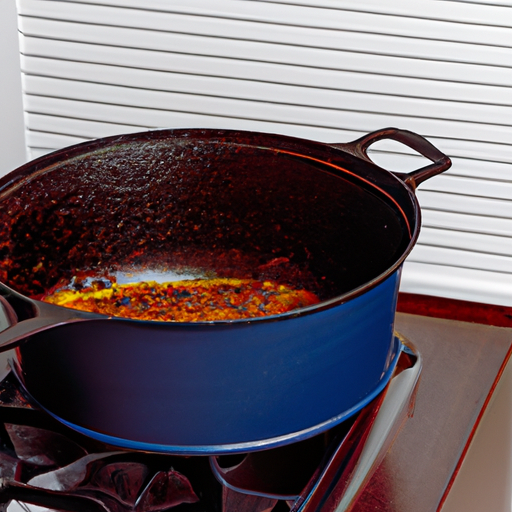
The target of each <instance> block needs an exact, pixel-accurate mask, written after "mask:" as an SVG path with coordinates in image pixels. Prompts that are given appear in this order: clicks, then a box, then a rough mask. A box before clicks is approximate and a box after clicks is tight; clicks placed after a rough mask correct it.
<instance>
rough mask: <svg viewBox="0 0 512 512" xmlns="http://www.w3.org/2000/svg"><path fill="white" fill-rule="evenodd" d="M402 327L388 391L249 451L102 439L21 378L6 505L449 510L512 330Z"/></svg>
mask: <svg viewBox="0 0 512 512" xmlns="http://www.w3.org/2000/svg"><path fill="white" fill-rule="evenodd" d="M396 328H397V331H398V332H400V336H402V337H403V339H404V340H407V339H410V340H413V347H412V351H411V350H409V349H407V350H406V351H404V356H403V357H401V362H400V364H399V369H398V371H397V373H396V375H395V376H394V378H393V379H392V380H391V382H390V385H389V386H388V388H386V390H385V393H383V394H382V395H380V396H379V397H378V398H377V399H375V400H374V401H373V402H372V403H371V404H369V405H368V406H367V407H366V408H365V409H363V410H362V411H361V412H360V413H359V414H357V415H356V416H354V417H352V418H351V419H350V420H349V421H348V422H345V423H344V424H342V425H340V426H338V427H336V428H335V429H333V430H332V431H329V432H328V433H326V434H322V435H320V436H315V438H312V439H309V440H306V441H302V442H301V443H295V444H296V445H298V446H288V447H281V448H279V449H274V450H266V451H263V452H255V453H252V454H247V455H237V456H222V457H210V458H208V457H182V456H180V457H178V456H172V455H171V456H170V455H158V454H149V453H133V452H126V451H123V450H119V449H117V448H115V447H110V446H106V445H102V444H100V443H98V442H97V441H92V440H90V439H87V438H85V437H83V436H81V435H80V434H77V433H75V432H70V431H68V430H67V429H66V428H65V427H63V426H62V425H60V424H57V423H56V422H55V421H54V420H52V419H50V418H48V417H47V416H45V415H44V414H42V413H41V411H38V410H37V409H36V408H34V407H33V406H31V405H30V403H28V402H27V401H26V399H25V398H24V397H23V394H22V393H21V392H20V390H19V388H18V387H17V383H16V381H15V379H14V377H13V376H12V375H9V376H8V377H7V378H6V379H5V380H4V381H3V382H2V384H1V387H0V402H1V404H3V405H2V406H0V414H1V415H2V422H1V424H0V425H1V426H0V440H1V441H2V443H3V444H2V446H0V448H1V450H0V453H1V456H0V511H2V512H3V511H4V510H7V506H6V505H2V504H1V503H2V502H4V503H8V502H9V500H11V499H13V500H19V501H20V502H22V503H37V504H39V505H40V506H42V507H46V508H44V510H46V509H50V510H71V511H76V512H81V511H87V512H89V511H96V510H98V511H102V512H107V511H108V512H129V511H136V512H145V511H166V510H176V511H180V510H183V511H190V512H194V511H204V512H210V511H211V512H215V511H219V512H231V511H237V512H243V511H253V512H270V511H271V510H272V511H274V512H280V511H290V510H291V511H293V512H299V511H300V512H334V511H336V512H341V511H344V510H347V511H348V510H350V511H363V512H365V511H370V510H380V511H395V512H399V511H408V512H409V511H410V510H415V511H418V512H422V511H425V512H426V511H431V510H438V509H440V508H441V506H442V503H443V500H444V498H445V496H446V493H447V492H448V490H449V488H450V485H451V482H452V481H453V478H454V476H455V475H456V473H457V469H458V467H459V465H460V462H461V460H462V458H463V455H464V453H465V450H466V448H467V446H468V443H469V442H470V440H471V437H472V435H473V433H474V430H475V428H476V425H477V424H478V421H479V419H480V417H481V415H482V414H483V411H484V410H485V407H486V404H487V403H488V400H489V397H490V396H491V394H492V391H493V389H494V387H495V385H496V383H497V381H498V379H499V376H500V374H501V371H502V370H503V368H504V365H505V362H506V361H507V359H508V357H509V354H510V348H511V345H512V335H511V330H510V329H506V328H499V327H491V326H486V325H481V324H471V323H467V322H460V321H453V320H442V319H439V318H429V317H424V316H419V315H410V314H402V313H399V314H398V315H397V322H396ZM406 342H407V341H406ZM407 343H408V342H407ZM418 354H420V357H418ZM420 369H421V373H420ZM418 376H420V382H419V385H418V386H416V383H417V379H418ZM23 506H25V505H23ZM2 507H3V508H2ZM30 507H32V505H30ZM52 507H53V508H52ZM8 510H9V512H11V510H23V509H19V508H18V509H14V508H12V507H10V508H9V509H8ZM27 510H35V509H33V508H28V509H27ZM37 510H41V509H37Z"/></svg>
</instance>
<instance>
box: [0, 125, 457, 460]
mask: <svg viewBox="0 0 512 512" xmlns="http://www.w3.org/2000/svg"><path fill="white" fill-rule="evenodd" d="M381 139H394V140H396V141H399V142H401V143H403V144H405V145H407V146H409V147H410V148H412V149H414V150H415V151H417V152H418V153H420V154H421V155H423V156H424V157H426V158H427V159H428V160H430V162H431V163H429V165H427V166H426V167H423V168H421V169H419V170H416V171H414V172H411V173H408V174H401V173H393V172H389V171H387V170H385V169H382V168H381V167H379V166H377V165H376V164H375V163H373V162H372V161H371V159H370V158H369V157H368V154H367V149H368V147H369V146H370V145H371V144H373V143H374V142H376V141H378V140H381ZM449 166H450V160H449V159H448V157H446V156H445V155H443V154H442V153H441V152H439V151H438V150H437V149H436V148H435V147H433V146H432V145H431V144H430V143H429V142H428V141H427V140H425V139H424V138H422V137H420V136H419V135H416V134H414V133H411V132H408V131H404V130H398V129H394V128H389V129H383V130H379V131H377V132H374V133H371V134H369V135H367V136H365V137H363V138H361V139H358V140H356V141H354V142H352V143H348V144H323V143H319V142H314V141H309V140H302V139H297V138H292V137H286V136H280V135H273V134H264V133H253V132H241V131H219V130H158V131H149V132H144V133H136V134H129V135H122V136H115V137H109V138H104V139H100V140H95V141H92V142H86V143H82V144H78V145H75V146H72V147H68V148H65V149H62V150H59V151H56V152H54V153H51V154H49V155H46V156H43V157H41V158H39V159H37V160H34V161H32V162H29V163H27V164H26V165H23V166H22V167H20V168H18V169H17V170H15V171H13V172H11V173H10V174H8V175H7V176H5V177H3V178H2V179H1V180H0V222H1V226H2V229H1V235H0V261H1V263H0V265H1V268H0V281H1V283H0V290H1V295H0V297H1V304H2V309H3V317H4V322H7V324H8V325H9V327H8V328H6V329H5V330H3V332H1V333H0V346H1V349H2V350H4V351H5V350H8V349H11V348H15V349H16V350H15V357H13V360H12V366H13V370H14V372H15V374H16V375H17V377H18V378H19V380H20V382H21V383H22V385H23V387H24V388H25V390H26V391H27V393H28V394H29V395H30V397H31V398H32V399H33V400H34V401H35V402H36V403H38V404H39V405H40V406H41V407H42V408H43V409H45V410H46V411H48V412H49V413H50V414H51V415H53V416H54V417H55V418H57V419H59V420H60V421H61V422H63V423H65V424H67V425H70V426H71V427H72V428H74V429H77V430H79V431H81V432H83V433H86V434H87V435H90V436H92V437H94V438H96V439H99V440H103V441H106V442H108V443H110V444H114V445H117V446H124V447H128V448H132V449H141V450H152V451H163V452H172V453H180V454H220V453H228V452H236V451H246V452H247V451H251V450H257V449H261V448H268V447H270V446H276V445H281V444H286V443H288V442H291V441H295V440H299V439H303V438H306V437H309V436H312V435H313V434H316V433H319V432H321V431H323V430H325V429H327V428H329V427H331V426H333V425H335V424H337V423H339V422H341V421H343V420H344V419H346V418H348V417H349V416H350V415H352V414H353V413H354V412H356V411H358V410H360V409H361V408H362V407H363V406H364V405H366V404H367V403H369V402H370V401H371V400H372V399H373V398H374V397H375V396H376V395H377V394H378V393H380V391H381V390H382V389H383V388H384V387H385V386H386V384H387V382H388V381H389V379H390V376H391V374H392V372H393V369H394V364H395V362H396V360H397V358H398V354H399V352H400V350H401V346H400V344H399V343H398V342H397V341H396V338H395V337H394V334H393V323H394V314H395V307H396V301H397V295H398V287H399V280H400V270H401V266H402V263H403V261H404V259H405V258H406V256H407V255H408V253H409V252H410V251H411V249H412V247H413V245H414V244H415V242H416V239H417V237H418V233H419V229H420V211H419V205H418V201H417V199H416V196H415V193H414V191H415V188H416V186H417V185H418V184H420V183H421V182H422V181H424V180H425V179H427V178H429V177H431V176H434V175H436V174H438V173H440V172H442V171H444V170H445V169H447V168H449ZM84 269H94V270H96V271H99V272H103V271H105V272H109V273H118V274H119V275H133V276H134V279H136V278H137V276H139V277H140V278H142V277H143V276H144V275H146V274H147V273H150V274H151V273H153V274H158V275H162V274H163V275H165V273H166V272H168V271H170V270H173V271H177V272H178V274H179V272H184V271H186V272H192V274H193V275H195V274H194V273H199V274H202V273H204V274H205V275H215V276H228V277H229V276H237V277H250V278H256V279H267V278H268V279H274V280H278V281H282V282H287V283H291V284H293V285H294V286H296V287H304V288H307V289H309V290H312V291H314V292H315V293H316V294H317V295H318V297H319V298H320V302H319V303H317V304H315V305H311V306H307V307H303V308H300V309H297V310H295V311H291V312H289V313H284V314H279V315H274V316H268V317H262V318H252V319H237V320H231V321H213V322H161V321H142V320H134V319H124V318H111V317H107V316H105V315H101V314H96V313H87V312H81V311H77V310H73V309H69V308H64V307H61V306H56V305H53V304H48V303H46V302H43V301H42V300H40V298H41V294H42V293H44V292H45V290H48V289H50V288H51V287H52V286H54V285H55V283H56V282H58V280H59V279H62V278H63V277H69V278H71V277H72V276H73V275H74V274H75V273H76V272H78V271H81V270H84ZM199 274H198V275H199ZM141 276H142V277H141Z"/></svg>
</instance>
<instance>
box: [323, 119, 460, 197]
mask: <svg viewBox="0 0 512 512" xmlns="http://www.w3.org/2000/svg"><path fill="white" fill-rule="evenodd" d="M383 139H391V140H395V141H397V142H401V143H402V144H405V145H406V146H408V147H410V148H411V149H414V151H417V152H418V153H419V154H420V155H422V156H424V157H425V158H428V159H429V160H430V161H431V162H433V163H432V164H430V165H427V166H425V167H422V168H421V169H418V170H416V171H413V172H410V173H401V172H394V173H393V174H395V175H396V176H398V177H399V178H400V179H401V180H402V181H404V182H405V183H406V184H407V185H409V186H410V187H411V188H412V189H413V190H415V189H416V187H417V186H418V185H419V184H420V183H422V182H423V181H425V180H427V179H428V178H431V177H432V176H435V175H436V174H440V173H442V172H443V171H446V169H449V168H450V166H451V165H452V162H451V160H450V158H449V157H448V156H446V155H445V154H444V153H441V151H439V150H438V149H437V148H436V147H435V146H433V145H432V144H431V143H430V142H429V141H428V140H427V139H425V138H424V137H422V136H421V135H418V134H417V133H414V132H410V131H408V130H400V129H399V128H383V129H382V130H377V131H375V132H372V133H369V134H368V135H365V136H364V137H361V138H360V139H356V140H355V141H353V142H349V143H346V144H331V145H332V146H334V147H337V148H340V149H343V150H344V151H347V152H349V153H351V154H353V155H355V156H357V157H360V158H363V159H364V160H367V161H368V162H371V163H374V162H373V161H372V159H371V158H370V157H369V156H368V148H369V147H370V146H371V145H372V144H373V143H375V142H377V141H379V140H383Z"/></svg>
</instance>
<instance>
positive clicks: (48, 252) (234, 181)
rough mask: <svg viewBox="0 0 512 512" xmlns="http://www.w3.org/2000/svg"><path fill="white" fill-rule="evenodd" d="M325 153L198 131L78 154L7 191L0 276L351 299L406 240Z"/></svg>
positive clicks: (41, 282)
mask: <svg viewBox="0 0 512 512" xmlns="http://www.w3.org/2000/svg"><path fill="white" fill-rule="evenodd" d="M318 160H320V159H316V158H315V159H313V158H310V157H309V156H307V155H302V156H301V155H300V154H297V153H296V152H285V151H280V150H279V149H275V148H272V147H262V146H261V145H259V144H248V143H243V144H242V143H237V142H234V141H232V140H230V141H222V140H212V139H208V138H205V139H201V138H196V137H190V136H183V137H179V136H173V137H171V138H169V137H162V138H158V137H156V138H153V139H149V140H148V139H144V138H142V139H140V140H138V139H136V138H133V139H130V140H128V141H121V142H117V143H109V144H107V145H105V146H100V147H97V148H94V149H92V150H91V149H87V150H86V151H82V152H80V151H78V152H77V151H75V153H74V154H73V156H71V157H69V158H62V157H60V158H59V159H58V160H57V161H55V162H52V163H51V165H46V167H44V166H43V167H42V166H41V165H39V166H35V167H34V168H33V169H32V170H31V171H30V172H26V171H25V175H24V176H23V179H21V180H18V181H16V182H15V183H14V184H13V185H11V186H6V187H4V190H3V192H2V193H1V199H0V222H1V228H2V229H1V235H0V237H1V238H0V262H1V274H0V278H1V280H2V281H3V282H4V283H5V284H7V285H8V286H10V287H12V288H13V289H15V290H17V291H19V292H21V293H22V294H24V295H27V296H31V297H35V298H37V297H40V296H41V295H42V294H44V293H45V292H47V291H48V290H49V289H51V288H52V287H54V286H55V285H56V284H57V283H58V282H59V281H61V280H63V279H71V278H72V277H73V276H75V275H76V274H77V272H83V271H93V272H95V273H97V274H102V273H108V274H117V275H122V276H125V277H126V276H127V275H128V276H129V278H131V279H134V280H136V279H142V278H144V277H146V276H147V275H158V276H159V280H165V278H166V276H173V277H172V279H176V277H175V276H176V275H177V276H178V278H180V277H179V276H190V275H192V276H197V277H202V276H218V277H242V278H253V279H260V280H261V279H273V280H277V281H278V282H283V283H288V284H291V285H293V286H295V287H299V288H306V289H308V290H310V291H312V292H314V293H317V294H318V296H319V297H320V299H321V300H325V299H329V298H332V297H335V296H338V295H341V294H344V293H346V292H348V291H350V290H353V289H354V288H357V287H359V286H361V285H363V284H364V283H366V282H368V281H370V280H372V279H374V278H375V277H376V276H379V275H380V274H382V273H383V272H385V271H386V270H387V269H388V268H389V267H390V266H392V265H393V264H394V263H395V262H396V261H397V260H398V259H399V258H400V257H401V255H402V254H403V253H404V251H405V249H406V248H407V246H408V244H409V243H410V240H411V235H410V233H409V232H408V230H407V229H406V227H405V226H406V224H407V220H406V219H404V216H403V213H402V212H400V211H399V209H398V208H397V207H396V205H395V204H394V203H393V201H390V200H389V198H387V196H386V194H383V193H380V192H379V190H378V189H377V188H375V187H373V186H370V185H369V184H367V183H365V182H363V181H361V180H359V179H358V178H357V177H354V176H353V175H352V174H351V173H346V172H344V171H343V169H336V168H334V167H332V166H331V165H329V164H325V163H322V162H321V161H318ZM172 279H168V280H172Z"/></svg>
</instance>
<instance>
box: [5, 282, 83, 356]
mask: <svg viewBox="0 0 512 512" xmlns="http://www.w3.org/2000/svg"><path fill="white" fill-rule="evenodd" d="M13 304H15V305H16V306H14V305H13ZM16 309H18V311H19V312H20V315H18V313H17V312H16ZM19 316H23V317H24V319H22V320H19ZM87 319H88V317H87V314H83V313H82V312H77V311H75V310H72V309H66V308H59V307H56V306H53V305H52V304H46V303H44V302H38V301H34V300H32V299H28V298H26V297H23V296H22V295H19V294H12V295H11V294H10V293H9V292H8V291H7V290H6V289H4V288H3V287H2V289H1V290H0V329H1V332H0V352H4V351H6V350H10V349H12V348H15V347H16V346H17V345H19V344H20V343H21V342H22V341H23V340H25V339H26V338H28V337H29V336H31V335H32V334H36V333H38V332H41V331H44V330H46V329H51V328H53V327H57V326H58V325H62V324H67V323H70V322H77V321H81V320H87Z"/></svg>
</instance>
